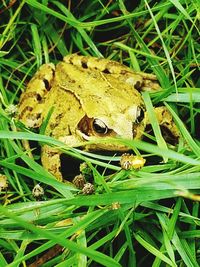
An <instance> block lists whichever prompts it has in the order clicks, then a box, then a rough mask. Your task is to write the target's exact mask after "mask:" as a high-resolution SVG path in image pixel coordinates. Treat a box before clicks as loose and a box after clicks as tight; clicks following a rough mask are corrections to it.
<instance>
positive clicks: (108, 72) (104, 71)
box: [102, 68, 110, 74]
mask: <svg viewBox="0 0 200 267" xmlns="http://www.w3.org/2000/svg"><path fill="white" fill-rule="evenodd" d="M102 72H103V73H105V74H110V71H109V69H108V68H105V69H104V70H103V71H102Z"/></svg>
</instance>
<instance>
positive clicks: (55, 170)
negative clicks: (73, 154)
mask: <svg viewBox="0 0 200 267" xmlns="http://www.w3.org/2000/svg"><path fill="white" fill-rule="evenodd" d="M41 161H42V165H43V166H44V168H45V169H46V170H47V171H49V172H50V173H51V174H53V175H54V176H55V177H56V179H57V180H59V181H62V180H63V177H62V173H61V161H60V153H59V151H58V150H57V149H55V148H52V147H50V146H48V145H44V146H43V147H42V156H41Z"/></svg>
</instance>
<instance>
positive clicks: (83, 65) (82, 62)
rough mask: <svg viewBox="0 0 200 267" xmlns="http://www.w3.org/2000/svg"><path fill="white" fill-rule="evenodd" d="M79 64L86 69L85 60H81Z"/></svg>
mask: <svg viewBox="0 0 200 267" xmlns="http://www.w3.org/2000/svg"><path fill="white" fill-rule="evenodd" d="M81 66H82V68H83V69H87V68H88V65H87V62H85V61H81Z"/></svg>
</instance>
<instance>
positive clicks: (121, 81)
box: [18, 54, 179, 181]
mask: <svg viewBox="0 0 200 267" xmlns="http://www.w3.org/2000/svg"><path fill="white" fill-rule="evenodd" d="M159 90H162V89H161V87H160V85H159V82H158V81H157V78H156V76H155V75H153V74H151V73H145V72H137V71H134V70H132V69H131V68H129V67H128V66H125V65H124V64H122V63H120V62H117V61H114V60H110V59H106V58H96V57H91V56H82V55H78V54H71V55H67V56H65V57H64V58H63V60H62V61H60V62H58V63H57V64H56V65H55V64H53V63H46V64H43V65H41V67H40V68H39V70H38V71H37V72H36V74H35V75H34V76H33V77H32V79H31V80H30V81H29V83H28V84H27V87H26V89H25V91H24V92H23V93H22V94H21V96H20V100H19V104H18V120H19V121H20V122H22V123H23V124H24V125H25V126H26V127H27V128H28V129H34V128H37V129H40V127H41V125H43V123H44V121H46V120H47V122H46V129H45V135H47V136H51V137H53V138H55V139H57V140H59V141H61V142H63V143H64V144H65V145H67V146H68V147H81V148H82V149H84V150H87V151H118V152H119V151H120V152H125V151H128V150H130V149H129V148H128V147H127V146H125V145H124V144H122V142H121V143H120V142H109V141H108V142H106V140H109V139H110V138H118V139H120V138H123V139H128V140H140V139H142V138H143V136H144V132H145V129H146V128H147V126H148V125H149V124H150V122H149V118H148V114H147V112H146V108H145V104H144V101H143V98H142V94H141V93H142V92H143V91H149V92H152V91H159ZM154 111H155V114H156V118H157V120H158V123H159V124H160V126H162V127H164V128H166V129H167V131H169V132H170V134H171V135H173V136H174V138H175V139H178V138H179V131H178V129H177V126H176V124H175V123H174V121H173V118H172V115H171V114H170V112H169V111H168V110H167V108H166V107H165V106H159V107H155V108H154ZM47 118H48V119H47ZM95 140H96V141H95ZM101 140H103V141H101ZM88 141H89V142H88ZM61 154H62V151H60V150H59V149H57V148H55V147H52V146H49V145H47V144H44V145H42V148H41V163H42V165H43V166H44V168H45V169H46V170H48V171H49V172H50V173H51V174H53V175H54V176H55V177H56V178H57V179H58V180H60V181H63V179H64V177H63V175H62V171H61V159H60V157H61Z"/></svg>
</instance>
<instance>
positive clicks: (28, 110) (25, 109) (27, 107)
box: [19, 106, 33, 119]
mask: <svg viewBox="0 0 200 267" xmlns="http://www.w3.org/2000/svg"><path fill="white" fill-rule="evenodd" d="M32 110H33V108H32V107H30V106H26V107H25V108H24V109H23V110H22V111H21V113H20V115H19V118H20V119H21V118H22V117H23V116H24V114H25V113H26V112H31V111H32Z"/></svg>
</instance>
